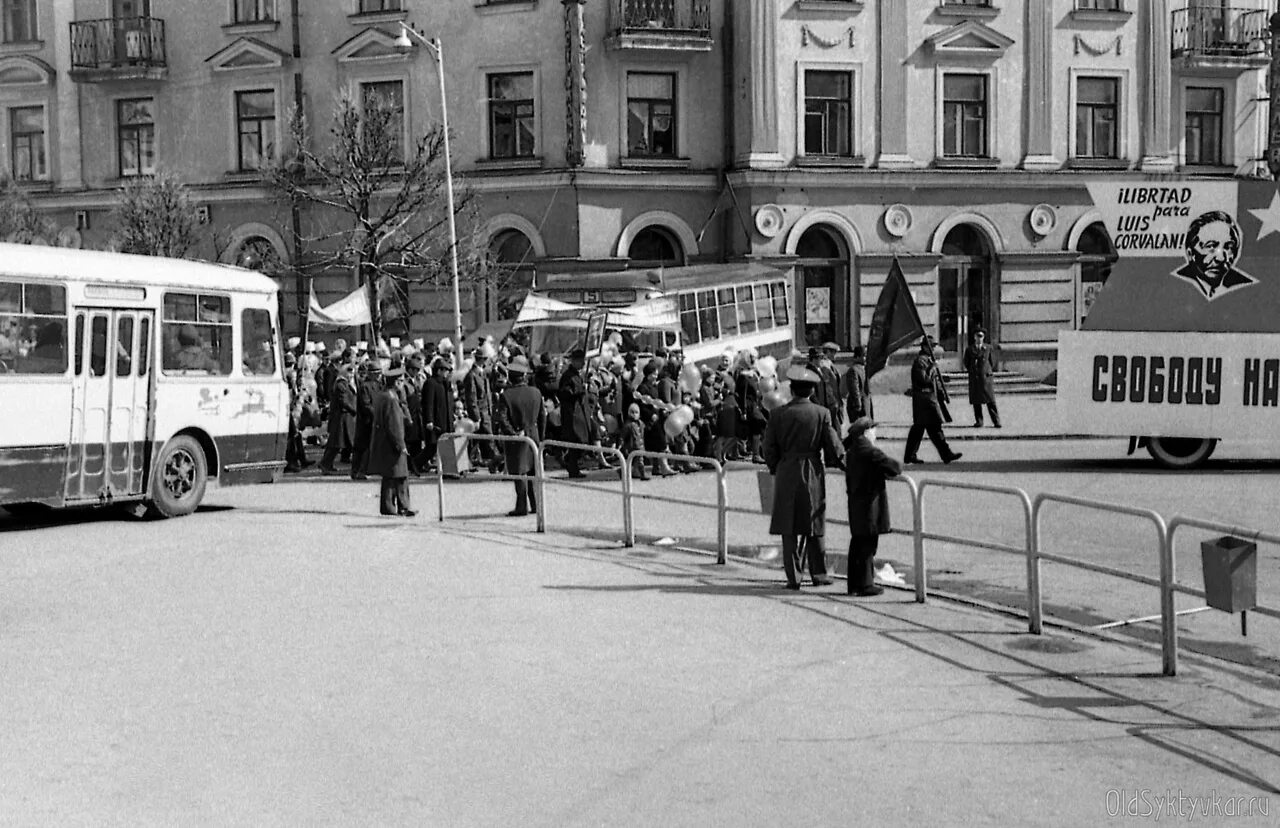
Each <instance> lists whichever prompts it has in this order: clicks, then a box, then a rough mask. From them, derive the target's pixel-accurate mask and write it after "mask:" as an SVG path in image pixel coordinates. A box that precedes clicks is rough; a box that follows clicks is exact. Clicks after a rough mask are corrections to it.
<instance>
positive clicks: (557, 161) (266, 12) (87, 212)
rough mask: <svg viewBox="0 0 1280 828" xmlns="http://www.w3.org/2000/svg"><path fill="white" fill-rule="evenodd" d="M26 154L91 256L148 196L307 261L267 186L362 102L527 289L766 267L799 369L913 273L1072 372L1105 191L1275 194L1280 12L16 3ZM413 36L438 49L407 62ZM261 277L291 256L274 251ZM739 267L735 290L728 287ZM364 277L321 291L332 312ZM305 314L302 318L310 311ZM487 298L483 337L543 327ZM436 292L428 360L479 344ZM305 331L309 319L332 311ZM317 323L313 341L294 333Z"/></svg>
mask: <svg viewBox="0 0 1280 828" xmlns="http://www.w3.org/2000/svg"><path fill="white" fill-rule="evenodd" d="M3 10H4V17H3V27H4V28H3V42H2V43H0V99H2V100H3V117H4V124H3V128H2V129H0V141H3V144H4V146H3V148H2V152H3V158H5V159H6V160H7V163H8V165H9V170H10V172H11V173H12V175H13V176H14V177H15V178H16V179H17V180H19V181H20V182H21V183H22V186H23V187H25V188H29V189H30V191H31V192H32V195H33V196H34V197H35V199H36V200H37V202H38V203H39V204H41V205H42V206H43V207H45V208H46V209H48V210H49V211H51V212H52V213H54V214H55V215H56V216H57V217H58V218H59V220H60V221H61V222H62V223H63V224H64V225H65V226H66V227H67V232H68V234H70V235H71V236H73V237H74V239H75V240H78V241H79V243H82V244H84V245H86V246H101V245H103V244H105V243H106V241H107V239H108V238H109V236H110V231H111V228H109V227H107V226H105V225H106V222H105V220H104V219H105V216H106V214H107V212H108V211H109V210H110V208H111V206H112V204H113V203H114V200H115V198H116V193H117V190H118V188H119V186H120V185H121V183H122V182H123V181H125V180H127V179H128V178H130V177H132V176H137V175H146V174H148V173H150V172H153V171H154V170H156V169H166V170H170V171H173V172H175V173H178V174H179V175H180V176H181V177H182V178H183V179H184V180H185V181H186V182H187V183H188V184H189V185H190V186H191V187H192V188H193V191H194V193H195V197H196V200H197V202H198V204H199V205H200V207H201V214H202V217H203V218H204V219H205V220H207V221H208V222H209V224H210V227H211V229H213V228H216V230H217V233H216V234H214V235H216V237H217V239H218V242H217V244H216V245H211V246H210V249H209V250H204V251H200V253H201V254H202V255H205V256H208V257H217V258H221V259H223V260H225V261H240V260H242V259H243V258H244V256H245V254H246V252H255V253H269V254H271V256H270V257H268V258H274V259H278V260H279V261H281V262H285V263H293V262H295V261H297V260H299V259H300V258H305V256H306V250H305V249H304V248H305V246H306V239H307V236H308V233H307V224H306V223H307V220H308V219H307V217H306V216H301V217H299V216H295V215H293V214H292V212H291V211H290V209H289V208H288V206H287V205H283V204H281V203H280V202H279V200H278V199H276V198H275V197H274V195H273V193H272V192H271V191H270V190H269V189H268V188H266V187H264V186H263V184H262V181H261V176H260V173H259V172H258V167H259V166H260V165H261V163H262V161H263V159H266V158H271V157H274V156H276V155H277V154H278V153H279V152H280V148H281V147H283V146H284V145H285V143H286V140H287V133H288V129H287V126H288V125H287V118H288V114H289V112H290V111H291V110H292V109H293V108H294V107H295V106H296V107H301V109H302V110H303V111H304V112H306V113H307V114H308V116H309V118H310V119H311V120H312V122H313V123H315V124H321V123H323V122H324V119H325V118H326V117H327V115H328V114H329V112H330V111H331V109H332V106H333V102H334V100H335V98H336V95H337V94H338V92H339V90H343V89H345V90H348V91H349V92H350V94H351V95H352V96H353V98H354V99H355V100H357V101H359V100H364V99H366V98H367V96H369V95H371V94H374V93H376V94H378V95H380V96H382V97H383V98H384V99H389V100H393V101H396V102H398V104H399V106H400V107H401V108H402V111H403V122H404V128H405V133H406V138H410V137H412V136H413V135H416V134H420V133H421V132H423V131H425V130H426V129H427V128H429V127H430V126H432V125H435V124H438V123H439V122H440V120H441V116H442V111H441V101H440V98H439V91H438V90H439V77H440V76H439V75H438V74H437V72H440V71H443V73H444V82H445V89H446V95H447V100H448V115H449V125H450V128H451V135H452V139H453V153H452V158H453V164H454V172H455V175H456V176H457V177H458V179H459V184H460V186H465V187H469V188H471V189H473V190H474V191H475V192H476V193H477V194H478V195H479V203H480V205H481V219H480V220H481V222H482V227H481V228H480V232H482V233H483V237H484V238H485V239H487V240H488V242H489V245H490V249H491V251H492V254H493V256H494V257H495V258H496V259H498V260H500V261H502V262H504V263H506V264H507V265H508V266H509V267H510V268H511V269H512V270H514V271H516V274H517V278H516V280H515V285H514V286H513V289H514V290H515V291H518V290H519V285H520V284H521V282H522V280H523V282H526V283H527V282H532V281H534V280H539V281H541V280H545V279H546V278H548V277H549V276H550V275H553V274H557V273H567V272H587V273H590V272H600V271H611V270H619V269H623V268H626V267H629V266H636V265H641V264H642V265H645V266H653V265H662V266H664V267H675V266H681V265H694V264H698V265H708V264H711V265H713V264H718V263H719V264H725V265H726V267H729V266H732V265H733V264H734V263H740V262H742V261H744V260H756V261H762V262H765V263H768V264H772V265H774V266H776V267H779V268H781V269H784V270H787V271H790V272H792V273H793V274H794V281H795V292H794V297H795V308H794V314H793V317H794V319H795V326H796V327H795V335H796V339H797V341H798V342H800V343H806V342H807V343H812V344H816V343H818V342H822V341H826V340H829V339H834V340H835V341H837V342H839V343H840V344H841V345H842V346H844V347H852V346H853V345H855V344H858V343H859V342H861V341H863V340H864V339H865V336H866V331H867V328H868V326H869V322H870V315H871V311H872V308H873V307H874V304H875V300H876V297H877V295H878V292H879V290H880V287H881V285H882V284H883V282H884V279H885V276H886V274H887V273H888V271H889V268H890V266H891V263H892V262H893V260H894V259H895V258H896V259H897V260H898V262H899V263H900V264H901V266H902V268H903V270H904V272H905V274H906V276H907V279H908V282H909V284H910V285H911V288H912V292H913V295H914V297H915V299H916V302H917V305H918V306H919V308H920V310H921V314H922V318H923V320H924V322H925V325H926V328H927V329H929V330H930V331H931V332H932V333H934V334H935V335H936V336H937V337H938V339H939V341H940V343H941V344H942V345H943V347H944V348H945V349H946V350H947V351H949V352H951V353H955V352H957V351H958V350H960V349H962V348H963V345H964V342H965V339H966V337H967V336H968V334H969V333H971V332H972V331H973V330H974V329H976V328H977V327H979V326H981V327H985V328H986V329H988V331H990V336H991V338H992V339H994V340H995V341H996V342H998V343H999V344H1000V346H1001V353H1002V357H1003V360H1004V362H1005V363H1006V364H1007V365H1009V366H1010V367H1015V368H1017V367H1022V366H1040V365H1044V364H1045V363H1047V362H1051V361H1052V360H1053V358H1054V354H1055V348H1056V339H1057V333H1058V331H1060V330H1063V329H1071V328H1073V327H1076V326H1078V325H1079V323H1080V320H1081V318H1083V316H1084V315H1085V314H1086V313H1087V309H1088V302H1089V300H1090V298H1091V296H1092V295H1093V293H1094V292H1095V291H1096V290H1097V289H1098V287H1099V286H1100V285H1101V284H1102V281H1103V280H1104V279H1105V276H1106V273H1107V271H1108V268H1109V266H1110V262H1111V261H1112V260H1113V259H1114V251H1113V250H1112V249H1111V245H1110V242H1109V239H1108V238H1107V237H1106V231H1105V230H1104V229H1102V226H1101V224H1100V222H1099V217H1098V214H1097V213H1096V211H1095V210H1094V208H1093V205H1092V204H1091V203H1090V201H1089V196H1088V191H1087V189H1086V185H1087V184H1088V183H1089V182H1090V181H1097V180H1098V179H1099V178H1100V177H1105V178H1107V179H1118V180H1134V181H1142V180H1159V181H1168V180H1177V179H1185V178H1189V177H1196V178H1200V177H1206V176H1208V177H1249V176H1259V175H1264V174H1265V149H1266V138H1267V135H1266V124H1267V105H1266V100H1265V98H1266V80H1267V65H1268V63H1269V61H1268V55H1267V53H1266V48H1267V43H1268V41H1267V40H1266V39H1265V36H1266V32H1267V18H1268V16H1269V13H1270V10H1269V9H1267V8H1266V3H1265V2H1264V0H1229V2H1219V0H1212V2H1210V0H1034V2H1033V0H1021V2H1015V1H1014V0H1010V2H1006V3H1003V4H996V3H993V2H981V1H980V0H968V1H967V2H958V0H560V2H553V0H487V1H486V0H433V2H425V0H305V2H304V1H303V0H210V2H199V3H197V2H190V0H5V2H4V3H3ZM401 25H409V26H412V27H413V28H414V29H415V30H416V31H418V32H421V33H422V34H423V35H425V36H426V37H428V38H433V37H434V38H439V42H440V43H441V45H442V51H443V55H442V60H440V61H439V62H437V59H436V56H435V55H434V54H433V53H432V51H431V50H430V49H428V48H424V47H421V46H415V47H413V48H408V49H405V48H404V47H403V46H404V45H403V43H400V44H397V42H396V38H397V36H398V35H399V34H400V27H401ZM259 258H262V257H261V256H260V257H259ZM709 272H713V271H709ZM350 279H351V277H350V276H349V275H343V274H336V275H332V274H331V275H329V276H326V277H324V278H323V279H319V280H317V284H316V285H315V287H316V292H317V294H318V295H319V296H320V297H321V299H322V301H323V300H324V299H326V298H328V297H336V296H338V295H340V294H342V293H343V292H345V291H346V290H349V289H350V288H351V286H352V285H351V282H350ZM285 282H286V284H285V287H286V288H287V289H288V290H289V291H290V292H291V293H293V294H295V296H294V300H292V301H291V302H290V306H291V307H297V306H298V304H299V301H298V300H300V299H301V298H303V295H304V294H305V291H306V289H307V288H306V287H305V286H304V285H303V283H301V282H299V281H298V280H294V279H293V278H292V277H290V278H287V279H286V280H285ZM500 293H501V292H500V291H495V292H494V293H493V295H487V294H486V292H485V291H483V290H479V291H476V292H475V295H474V299H473V300H469V301H468V302H467V309H466V310H467V319H466V322H467V324H466V327H467V328H468V329H473V328H474V327H476V326H477V325H479V324H481V323H483V322H486V321H489V320H490V319H491V318H493V317H496V316H500V315H504V314H509V313H510V312H511V311H512V310H513V306H512V304H511V303H510V301H508V300H509V296H505V295H499V294H500ZM425 294H426V292H424V295H423V296H421V297H413V302H414V304H415V307H416V309H417V310H418V311H419V312H420V313H419V315H418V316H416V317H415V318H414V319H413V320H412V322H411V324H410V327H411V329H412V331H411V332H412V333H414V334H420V335H434V334H442V333H445V332H447V331H448V330H450V329H451V327H452V324H451V313H450V312H449V311H447V310H446V309H445V308H443V307H442V306H441V305H440V303H439V301H438V299H439V297H433V296H428V295H425ZM303 304H305V303H303ZM290 324H292V322H291V323H290Z"/></svg>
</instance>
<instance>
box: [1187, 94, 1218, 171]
mask: <svg viewBox="0 0 1280 828" xmlns="http://www.w3.org/2000/svg"><path fill="white" fill-rule="evenodd" d="M1186 142H1187V163H1188V164H1213V165H1220V164H1222V163H1223V157H1222V90H1221V89H1219V88H1217V87H1202V86H1188V87H1187V134H1186Z"/></svg>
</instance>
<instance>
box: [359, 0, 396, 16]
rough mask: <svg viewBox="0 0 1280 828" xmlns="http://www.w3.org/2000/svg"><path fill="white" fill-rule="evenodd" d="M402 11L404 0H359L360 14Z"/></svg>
mask: <svg viewBox="0 0 1280 828" xmlns="http://www.w3.org/2000/svg"><path fill="white" fill-rule="evenodd" d="M384 11H404V0H360V14H373V13H375V12H384Z"/></svg>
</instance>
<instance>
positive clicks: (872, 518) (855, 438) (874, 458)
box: [844, 417, 902, 597]
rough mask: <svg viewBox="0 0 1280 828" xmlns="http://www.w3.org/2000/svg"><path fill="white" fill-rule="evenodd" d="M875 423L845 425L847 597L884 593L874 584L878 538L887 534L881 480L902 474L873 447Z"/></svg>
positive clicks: (885, 500)
mask: <svg viewBox="0 0 1280 828" xmlns="http://www.w3.org/2000/svg"><path fill="white" fill-rule="evenodd" d="M875 443H876V423H875V421H874V420H872V419H871V418H870V417H861V418H859V419H857V420H854V421H853V422H852V423H851V424H850V425H849V436H847V437H846V438H845V443H844V448H845V453H844V470H845V471H844V475H845V476H844V483H845V494H846V495H847V496H848V499H849V568H848V574H849V580H848V583H847V585H846V586H847V590H848V593H849V594H850V595H854V596H858V597H867V596H871V595H879V594H880V593H882V592H884V588H883V587H878V586H876V583H875V557H876V550H877V548H878V547H879V545H880V536H881V535H884V534H887V533H888V532H889V529H890V523H889V498H888V496H887V495H886V493H885V480H886V479H887V478H890V477H897V476H898V475H899V474H901V473H902V466H901V465H899V463H898V461H897V460H895V459H893V458H892V457H890V456H889V455H887V454H885V453H884V452H883V451H881V450H880V449H879V448H877V447H876V444H875Z"/></svg>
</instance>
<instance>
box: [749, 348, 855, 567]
mask: <svg viewBox="0 0 1280 828" xmlns="http://www.w3.org/2000/svg"><path fill="white" fill-rule="evenodd" d="M787 380H788V381H789V383H790V385H791V394H792V399H791V401H790V402H788V403H787V404H786V405H784V406H782V407H781V408H778V409H775V410H774V411H773V412H772V413H771V414H770V415H769V423H768V425H767V426H766V427H765V430H764V437H763V440H762V450H763V451H764V460H765V464H766V465H767V466H768V467H769V473H770V474H771V475H773V476H774V478H775V481H774V487H773V512H772V517H771V519H770V521H769V534H771V535H781V536H782V563H783V567H784V569H785V570H786V573H787V589H791V590H798V589H800V578H799V572H800V570H801V568H802V567H801V558H800V554H801V551H802V550H803V552H804V554H806V555H807V556H808V559H809V576H810V577H811V578H812V579H813V585H814V586H827V585H829V584H831V583H834V582H833V581H832V580H831V579H830V578H829V577H827V562H826V553H825V550H824V549H823V548H822V538H823V535H824V534H825V533H826V532H825V530H826V514H827V484H826V470H825V468H824V460H825V462H826V465H833V466H837V467H842V463H841V461H842V459H843V456H844V451H843V449H842V448H841V446H840V436H839V435H838V434H837V433H836V430H835V427H834V426H833V425H832V423H831V412H830V411H828V410H827V409H826V408H824V407H823V406H820V405H817V404H816V403H814V402H813V400H812V399H810V398H811V397H812V396H813V392H814V390H815V389H816V388H817V386H818V383H820V382H821V381H822V378H821V377H819V376H818V374H817V373H815V372H814V371H813V370H812V369H810V368H806V367H805V366H804V365H801V364H799V363H797V364H795V365H792V366H791V367H790V368H789V369H787Z"/></svg>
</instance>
